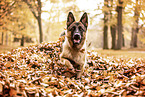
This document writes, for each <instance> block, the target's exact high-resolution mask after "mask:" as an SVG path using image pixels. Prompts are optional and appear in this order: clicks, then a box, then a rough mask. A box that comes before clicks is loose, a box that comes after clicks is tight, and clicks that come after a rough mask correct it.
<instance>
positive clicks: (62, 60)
mask: <svg viewBox="0 0 145 97" xmlns="http://www.w3.org/2000/svg"><path fill="white" fill-rule="evenodd" d="M60 62H61V64H63V65H65V66H66V67H67V68H68V69H71V70H72V71H74V67H73V65H72V64H71V62H70V61H69V60H68V59H65V58H61V59H60Z"/></svg>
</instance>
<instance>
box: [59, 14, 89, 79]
mask: <svg viewBox="0 0 145 97" xmlns="http://www.w3.org/2000/svg"><path fill="white" fill-rule="evenodd" d="M87 26H88V16H87V13H86V12H85V13H84V14H83V16H82V17H81V19H80V21H79V22H75V18H74V16H73V14H72V13H71V12H69V14H68V17H67V32H66V33H65V35H66V36H65V41H64V43H63V49H62V53H61V55H60V60H61V63H62V64H64V65H65V66H67V67H68V68H69V69H71V70H72V71H76V74H77V78H80V77H81V74H82V73H83V70H84V66H85V62H86V31H87Z"/></svg>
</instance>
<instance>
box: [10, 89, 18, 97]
mask: <svg viewBox="0 0 145 97" xmlns="http://www.w3.org/2000/svg"><path fill="white" fill-rule="evenodd" d="M9 95H10V96H11V97H15V96H16V95H17V91H16V89H14V88H10V91H9Z"/></svg>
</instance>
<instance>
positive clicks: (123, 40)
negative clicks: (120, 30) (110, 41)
mask: <svg viewBox="0 0 145 97" xmlns="http://www.w3.org/2000/svg"><path fill="white" fill-rule="evenodd" d="M122 46H123V47H125V39H124V34H122Z"/></svg>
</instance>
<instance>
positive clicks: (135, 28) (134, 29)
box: [130, 0, 139, 48]
mask: <svg viewBox="0 0 145 97" xmlns="http://www.w3.org/2000/svg"><path fill="white" fill-rule="evenodd" d="M138 8H139V7H138V0H136V7H135V10H134V19H135V23H134V24H133V27H132V36H131V43H130V46H131V47H132V48H134V47H137V33H138V31H139V29H138V28H139V27H138V23H139V9H138Z"/></svg>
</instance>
